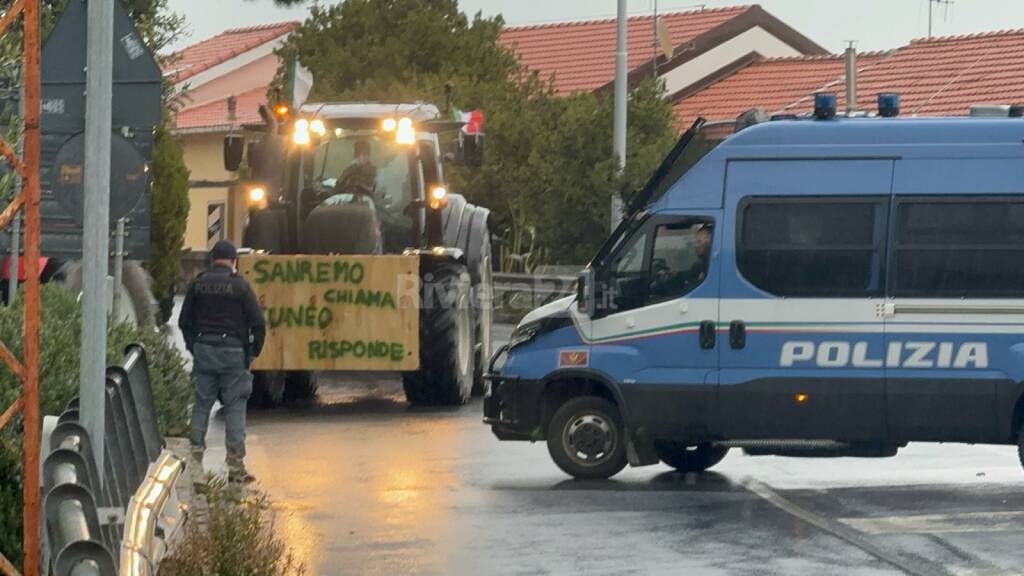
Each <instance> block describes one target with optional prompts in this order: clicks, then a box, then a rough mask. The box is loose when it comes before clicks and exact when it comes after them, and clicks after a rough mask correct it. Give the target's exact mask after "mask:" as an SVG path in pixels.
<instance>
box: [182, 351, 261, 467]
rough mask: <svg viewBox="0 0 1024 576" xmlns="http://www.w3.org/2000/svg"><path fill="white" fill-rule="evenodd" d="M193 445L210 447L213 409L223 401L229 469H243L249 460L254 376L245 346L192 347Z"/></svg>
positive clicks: (198, 447) (194, 446)
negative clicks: (247, 439) (247, 415)
mask: <svg viewBox="0 0 1024 576" xmlns="http://www.w3.org/2000/svg"><path fill="white" fill-rule="evenodd" d="M192 384H193V386H194V388H195V396H194V402H193V405H192V446H193V448H196V449H201V448H205V447H206V430H207V428H208V427H209V424H210V410H211V409H213V403H214V402H216V401H217V400H220V403H221V405H222V406H223V407H224V409H223V414H224V427H225V442H224V443H225V445H226V446H225V447H226V448H227V462H228V466H235V467H241V466H242V462H243V460H244V458H245V407H246V403H247V402H248V400H249V395H250V394H252V373H251V372H249V368H248V366H247V365H246V358H245V351H244V350H243V349H242V348H241V347H235V346H224V345H210V344H204V343H203V342H196V343H195V345H193V346H192Z"/></svg>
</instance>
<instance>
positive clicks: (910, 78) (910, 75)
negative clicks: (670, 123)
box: [675, 30, 1024, 125]
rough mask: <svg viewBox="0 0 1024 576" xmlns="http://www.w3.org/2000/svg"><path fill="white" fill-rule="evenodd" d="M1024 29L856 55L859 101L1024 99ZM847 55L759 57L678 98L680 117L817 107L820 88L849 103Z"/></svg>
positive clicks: (683, 120) (963, 109)
mask: <svg viewBox="0 0 1024 576" xmlns="http://www.w3.org/2000/svg"><path fill="white" fill-rule="evenodd" d="M1022 54H1024V30H1005V31H998V32H989V33H984V34H974V35H966V36H948V37H939V38H931V39H925V38H922V39H917V40H913V41H911V42H910V44H908V45H906V46H903V47H900V48H897V49H895V50H892V51H890V52H887V53H869V54H861V55H859V56H858V61H857V63H858V66H857V67H858V74H857V107H858V108H859V109H861V110H868V111H870V110H874V109H875V108H876V106H877V97H878V94H879V93H880V92H897V93H899V94H900V114H902V115H912V114H918V115H923V116H937V115H964V114H966V113H967V112H968V110H969V108H970V106H971V105H972V104H992V103H1001V104H1009V103H1018V102H1021V101H1022V100H1024V97H1022V94H1024V71H1022V69H1021V67H1020V60H1021V55H1022ZM845 82H846V79H845V67H844V62H843V58H842V56H828V57H795V58H777V59H764V60H760V61H756V62H754V63H752V64H750V65H749V66H747V67H745V68H743V69H741V70H739V71H737V72H736V73H734V74H732V75H731V76H729V77H727V78H725V79H723V80H720V81H718V82H717V83H715V84H712V85H711V86H708V87H707V88H704V89H702V90H700V91H698V92H696V93H694V94H691V95H688V96H684V97H683V98H682V99H681V100H680V101H679V102H677V103H676V105H675V111H676V116H677V118H678V119H679V121H680V124H682V125H685V124H687V123H689V122H690V121H692V120H693V118H695V117H696V116H698V115H700V116H704V117H705V118H707V119H708V120H731V119H733V118H735V117H736V116H737V115H739V114H741V113H742V112H744V111H746V110H749V109H750V108H754V107H757V106H760V107H763V108H764V109H765V111H766V112H768V113H769V114H772V113H776V112H793V113H803V112H810V111H811V110H812V109H813V94H814V92H817V91H829V92H836V94H837V96H838V99H839V105H838V106H839V108H840V110H841V109H843V108H845V106H846V102H845V97H844V95H845V91H846V84H845Z"/></svg>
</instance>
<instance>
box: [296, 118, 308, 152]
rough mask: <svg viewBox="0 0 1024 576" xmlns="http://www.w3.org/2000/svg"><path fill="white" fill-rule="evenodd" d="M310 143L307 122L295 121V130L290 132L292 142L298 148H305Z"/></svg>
mask: <svg viewBox="0 0 1024 576" xmlns="http://www.w3.org/2000/svg"><path fill="white" fill-rule="evenodd" d="M311 141H312V138H311V137H310V135H309V120H306V119H305V118H299V119H298V120H296V121H295V128H294V131H293V132H292V142H294V143H296V144H298V145H299V146H307V145H308V144H309V143H310V142H311Z"/></svg>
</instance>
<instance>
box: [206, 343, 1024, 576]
mask: <svg viewBox="0 0 1024 576" xmlns="http://www.w3.org/2000/svg"><path fill="white" fill-rule="evenodd" d="M507 334H508V328H507V327H505V328H503V329H502V333H501V334H499V335H498V336H499V338H498V339H499V340H500V339H501V337H502V336H504V337H505V338H507ZM325 380H326V381H322V382H321V390H320V394H319V398H318V400H317V401H316V402H311V403H309V404H306V405H303V406H291V407H287V408H284V409H278V410H275V411H257V412H251V413H250V421H249V458H248V462H249V467H250V469H251V470H252V471H253V473H255V475H256V476H257V477H258V478H259V479H260V486H261V487H262V489H263V490H265V491H266V492H267V493H268V494H269V496H270V498H271V499H272V500H273V501H274V506H275V508H276V510H277V516H276V523H277V526H276V527H277V530H278V532H279V534H280V535H281V536H282V537H283V539H284V540H285V541H286V542H287V543H288V544H289V545H290V546H291V548H292V550H293V552H294V553H295V555H296V557H297V558H298V559H299V560H301V561H302V562H303V563H304V564H305V565H306V567H307V569H308V573H310V574H382V575H383V574H387V575H392V574H473V575H477V574H588V575H589V574H687V575H705V574H706V575H718V574H858V575H875V574H879V575H881V574H922V575H924V574H929V575H931V574H936V575H940V574H964V575H967V574H970V575H988V574H1024V490H1022V488H1024V472H1022V471H1021V468H1020V465H1019V464H1018V463H1017V457H1016V451H1015V449H1013V448H1010V447H992V446H960V445H911V446H910V447H908V448H907V449H905V450H903V451H901V453H900V455H899V456H897V457H896V458H889V459H852V458H837V459H808V460H805V459H793V458H776V457H759V458H753V457H748V456H744V455H743V454H742V453H740V452H739V451H737V450H733V453H731V454H730V455H729V456H728V457H727V458H726V460H725V461H723V462H722V463H721V464H720V465H719V466H717V467H716V468H714V470H713V472H708V473H705V474H699V475H697V474H690V475H683V474H678V473H676V472H673V471H671V469H670V468H668V467H666V466H663V465H658V466H652V467H645V468H632V469H629V468H627V469H626V470H625V471H624V472H622V473H620V474H619V475H618V476H616V477H615V478H614V479H612V480H609V481H585V482H584V481H575V480H571V479H569V478H568V477H567V476H565V475H564V474H562V473H561V472H560V471H559V470H558V469H557V468H556V467H555V465H554V464H553V463H552V462H551V461H550V459H549V457H548V454H547V450H546V449H545V447H544V446H543V445H542V444H529V443H521V442H498V441H497V439H495V438H494V437H493V436H492V435H491V433H490V430H489V429H488V428H486V427H485V426H483V425H482V424H481V416H482V414H481V412H482V407H481V403H480V401H479V400H478V399H477V400H474V402H472V403H471V404H470V405H468V406H465V407H462V408H459V409H452V410H421V409H412V408H410V407H408V405H407V404H405V402H404V398H403V395H402V392H401V385H400V384H399V382H398V381H397V380H396V379H391V378H384V377H378V378H372V377H371V378H365V379H361V380H360V381H358V382H353V381H351V380H346V379H344V378H340V377H335V378H327V379H325ZM215 422H218V423H219V419H216V420H215ZM209 441H210V444H211V450H210V451H209V452H208V456H207V465H208V466H216V462H217V460H218V459H219V458H222V457H223V453H222V452H220V451H218V450H216V449H215V448H214V447H215V446H223V440H222V429H221V428H219V425H218V424H215V427H214V429H213V430H212V431H211V437H210V439H209Z"/></svg>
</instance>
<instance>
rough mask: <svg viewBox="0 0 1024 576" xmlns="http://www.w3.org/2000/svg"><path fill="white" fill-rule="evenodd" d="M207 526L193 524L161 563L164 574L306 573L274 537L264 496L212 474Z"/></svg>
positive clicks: (273, 575) (271, 575)
mask: <svg viewBox="0 0 1024 576" xmlns="http://www.w3.org/2000/svg"><path fill="white" fill-rule="evenodd" d="M205 493H206V498H207V501H208V502H209V505H210V514H209V521H208V522H207V523H206V524H205V525H200V523H198V522H192V523H190V524H189V526H188V528H187V529H186V533H185V537H184V539H183V540H182V542H181V544H180V545H179V546H178V549H177V550H176V551H175V553H174V555H173V556H171V557H169V558H165V559H164V561H163V562H161V564H160V574H161V576H292V575H296V576H297V575H300V574H305V568H304V567H303V566H302V565H300V564H299V563H298V562H296V561H295V559H294V557H293V556H292V554H291V553H290V552H289V551H288V549H287V547H286V546H285V544H284V543H283V542H281V541H280V540H279V539H277V537H276V536H275V535H274V517H273V512H271V511H270V509H269V506H268V504H267V499H266V496H264V495H263V494H261V493H259V492H248V491H243V490H241V489H239V488H235V487H231V486H228V485H226V484H225V483H224V481H223V480H221V479H218V478H213V477H210V478H209V479H208V480H207V484H206V487H205Z"/></svg>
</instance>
